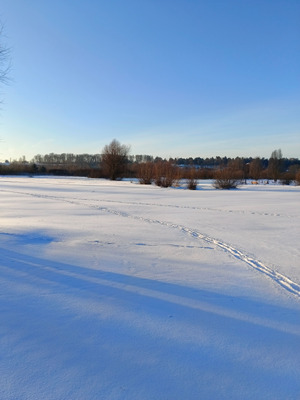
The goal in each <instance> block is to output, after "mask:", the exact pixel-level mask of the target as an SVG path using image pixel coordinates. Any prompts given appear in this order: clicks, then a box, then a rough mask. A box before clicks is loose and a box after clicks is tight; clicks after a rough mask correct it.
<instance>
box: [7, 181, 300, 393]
mask: <svg viewBox="0 0 300 400" xmlns="http://www.w3.org/2000/svg"><path fill="white" fill-rule="evenodd" d="M0 190H1V195H0V203H1V204H0V210H1V231H0V260H1V262H0V315H1V324H0V399H1V400H25V399H26V400H29V399H30V400H36V399H39V400H40V399H44V400H54V399H55V400H57V399H59V400H62V399H68V400H69V399H72V400H79V399H80V400H82V399H84V400H92V399H97V400H98V399H105V400H115V399H122V400H123V399H130V400H134V399H139V400H140V399H143V400H148V399H149V400H150V399H151V400H153V399H155V400H159V399H161V400H182V399H189V400H193V399H195V400H196V399H197V400H199V399H214V400H222V399H231V400H234V399H239V400H240V399H244V400H245V399H272V400H274V399H284V400H286V399H298V398H300V262H299V260H300V247H299V233H300V224H299V217H300V213H299V208H300V201H299V200H300V187H297V186H291V187H289V186H280V185H245V186H242V187H241V188H240V189H237V190H231V191H218V190H215V189H213V188H212V186H211V185H210V184H209V183H207V182H205V181H201V182H200V184H199V190H197V191H189V190H181V189H174V188H171V189H161V188H157V187H155V186H142V185H139V184H137V183H136V182H130V181H123V182H109V181H105V180H97V179H95V180H90V179H85V178H63V177H60V178H50V177H35V178H29V177H1V178H0Z"/></svg>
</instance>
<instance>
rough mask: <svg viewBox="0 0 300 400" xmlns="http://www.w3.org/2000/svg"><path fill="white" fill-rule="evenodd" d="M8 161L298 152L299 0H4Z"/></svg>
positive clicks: (2, 88)
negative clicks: (107, 154)
mask: <svg viewBox="0 0 300 400" xmlns="http://www.w3.org/2000/svg"><path fill="white" fill-rule="evenodd" d="M0 20H1V23H2V25H3V30H2V33H1V36H0V43H1V45H2V46H6V47H8V48H9V49H10V62H11V69H10V74H9V76H10V82H9V84H8V85H3V84H2V85H0V92H1V93H0V95H1V100H2V104H1V110H0V140H1V141H0V161H4V160H6V159H8V160H13V159H19V158H20V157H23V156H25V157H26V159H27V160H31V159H32V158H33V157H34V156H35V155H37V154H48V153H74V154H82V153H89V154H95V153H101V151H102V149H103V147H104V146H105V145H106V144H108V143H110V142H111V140H113V139H114V138H115V139H117V140H118V141H119V142H121V143H122V144H126V145H130V147H131V151H130V152H131V154H133V155H135V154H150V155H153V156H160V157H166V158H169V157H214V156H227V157H236V156H241V157H248V156H251V157H257V156H259V157H266V158H268V157H270V155H271V153H272V151H273V150H274V149H279V148H280V149H281V150H282V153H283V156H285V157H297V158H300V1H299V0H105V1H104V0H64V1H61V0H51V1H46V0H26V1H24V0H0Z"/></svg>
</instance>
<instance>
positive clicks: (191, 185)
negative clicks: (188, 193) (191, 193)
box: [187, 168, 197, 190]
mask: <svg viewBox="0 0 300 400" xmlns="http://www.w3.org/2000/svg"><path fill="white" fill-rule="evenodd" d="M187 187H188V189H189V190H196V189H197V179H196V170H195V168H192V169H191V170H190V173H189V178H188V184H187Z"/></svg>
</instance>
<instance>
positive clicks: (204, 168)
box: [0, 139, 300, 189]
mask: <svg viewBox="0 0 300 400" xmlns="http://www.w3.org/2000/svg"><path fill="white" fill-rule="evenodd" d="M299 171H300V160H299V159H297V158H284V157H283V155H282V152H281V150H280V149H278V150H274V151H273V152H272V153H271V156H270V158H269V159H265V158H260V157H256V158H252V157H248V158H244V157H235V158H230V157H219V156H217V157H211V158H201V157H195V158H192V157H189V158H176V159H173V158H169V159H163V158H161V157H153V156H151V155H135V156H133V155H130V146H127V145H124V144H121V143H120V142H118V141H117V140H116V139H114V140H112V142H111V143H109V144H108V145H106V146H104V148H103V149H102V152H101V153H99V154H73V153H62V154H55V153H50V154H45V155H40V154H38V155H36V156H35V157H34V158H33V159H32V160H31V161H30V162H27V161H26V159H25V157H22V158H21V159H19V160H18V161H14V162H12V163H8V162H7V163H6V164H4V165H3V164H2V165H0V173H1V174H20V173H27V174H52V175H69V176H70V175H76V176H87V177H91V178H93V177H94V178H108V179H112V180H115V179H122V178H124V177H129V178H138V179H139V181H140V182H141V183H144V184H150V183H155V184H157V185H159V186H164V187H167V186H172V185H174V184H176V182H179V181H180V180H181V179H187V180H188V185H189V186H190V188H191V189H193V188H194V187H195V186H196V182H197V180H198V179H215V181H216V182H217V180H218V179H220V178H222V179H225V177H226V179H225V180H226V181H228V180H229V182H227V184H228V185H229V186H230V185H232V184H233V185H234V184H239V183H241V182H243V181H245V180H246V179H253V180H254V181H258V180H259V179H265V180H270V179H272V180H274V181H278V180H280V181H281V182H282V183H286V184H289V183H290V182H292V181H297V179H298V178H299ZM298 180H299V179H298Z"/></svg>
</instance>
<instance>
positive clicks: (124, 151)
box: [101, 139, 130, 180]
mask: <svg viewBox="0 0 300 400" xmlns="http://www.w3.org/2000/svg"><path fill="white" fill-rule="evenodd" d="M129 150H130V147H129V146H127V145H125V144H121V143H120V142H118V141H117V140H116V139H113V140H112V142H111V143H110V144H108V145H106V146H104V148H103V150H102V155H101V166H102V169H103V172H104V174H105V175H106V176H107V177H108V178H109V179H111V180H116V179H118V178H122V177H123V175H124V172H125V169H126V165H127V162H128V153H129Z"/></svg>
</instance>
